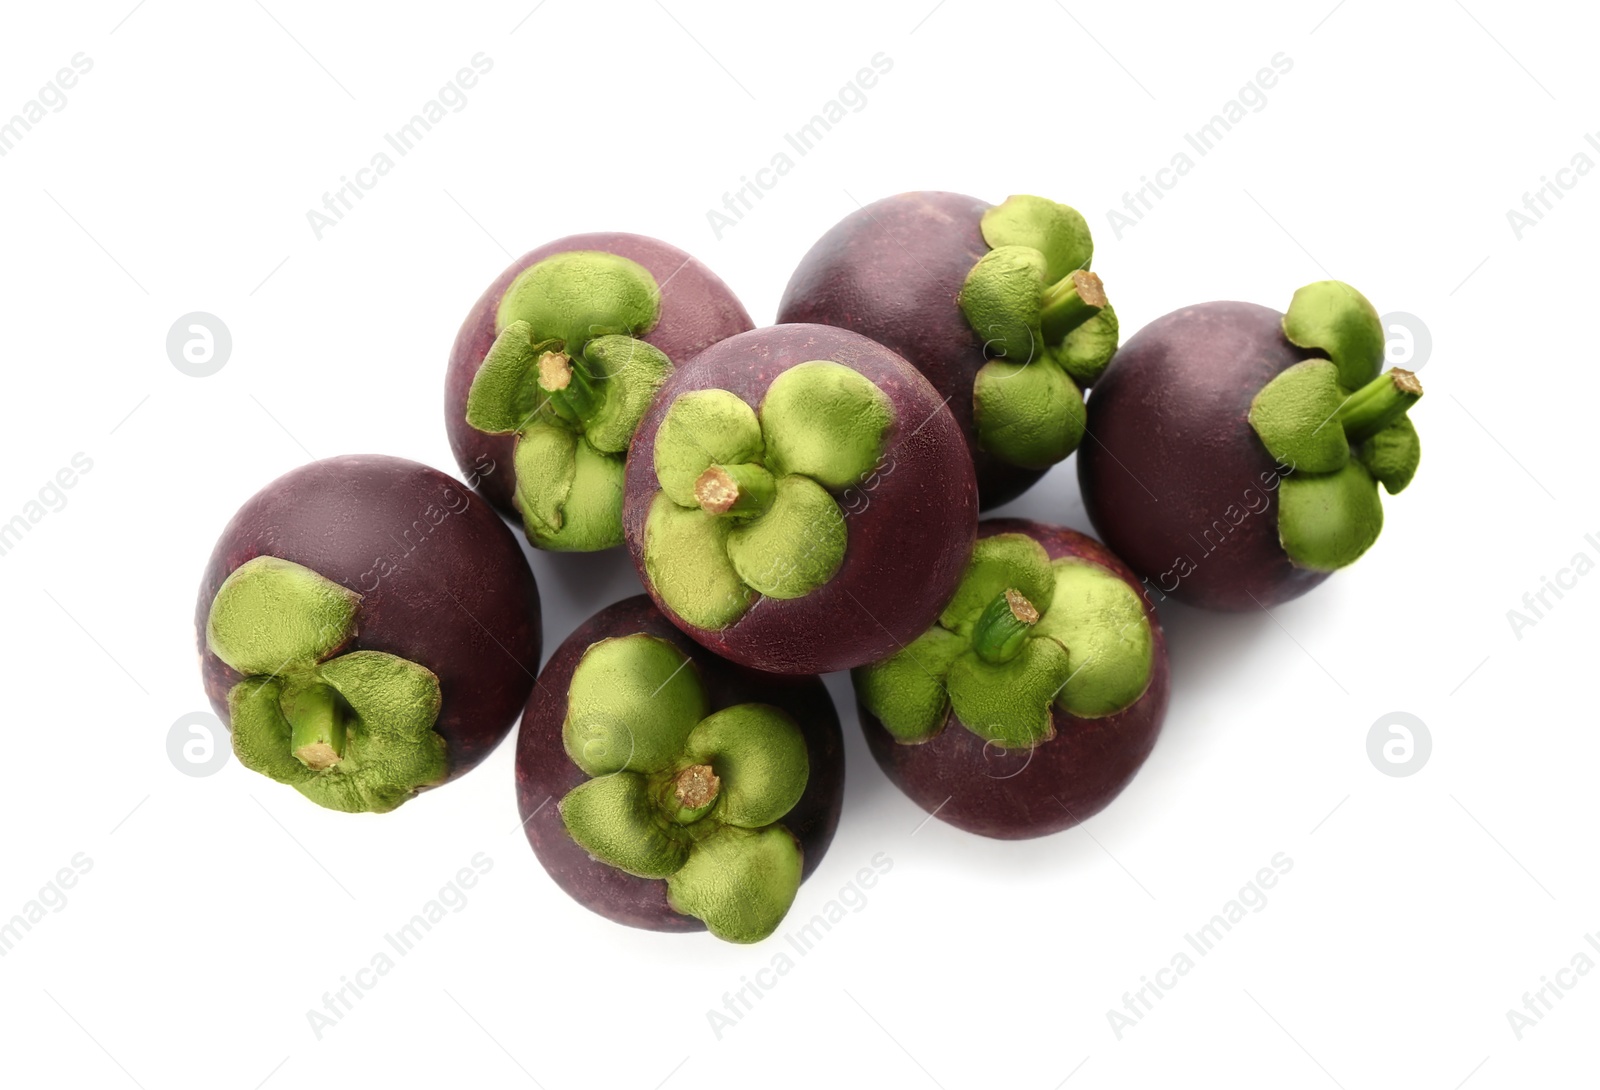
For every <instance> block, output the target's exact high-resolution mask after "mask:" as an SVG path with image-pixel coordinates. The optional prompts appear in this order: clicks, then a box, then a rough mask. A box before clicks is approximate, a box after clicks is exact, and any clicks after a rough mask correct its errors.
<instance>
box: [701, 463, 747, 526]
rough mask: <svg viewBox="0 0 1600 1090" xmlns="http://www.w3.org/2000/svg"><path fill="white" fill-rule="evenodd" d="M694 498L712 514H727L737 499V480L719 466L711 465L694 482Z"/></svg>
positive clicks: (702, 507)
mask: <svg viewBox="0 0 1600 1090" xmlns="http://www.w3.org/2000/svg"><path fill="white" fill-rule="evenodd" d="M694 498H695V502H696V503H698V504H699V505H700V507H701V509H703V510H705V511H708V512H710V513H711V514H713V515H724V514H727V512H728V510H729V509H730V508H731V507H733V505H734V504H735V503H736V502H737V501H738V499H739V482H737V481H735V480H734V479H733V475H732V474H730V473H729V472H728V471H727V470H725V469H723V468H722V467H721V466H712V467H711V468H710V469H708V470H706V471H705V472H704V473H702V474H700V479H699V480H697V481H695V482H694Z"/></svg>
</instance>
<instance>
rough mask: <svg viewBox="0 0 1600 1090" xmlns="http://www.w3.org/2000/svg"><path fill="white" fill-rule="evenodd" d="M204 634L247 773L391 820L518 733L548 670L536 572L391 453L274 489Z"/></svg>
mask: <svg viewBox="0 0 1600 1090" xmlns="http://www.w3.org/2000/svg"><path fill="white" fill-rule="evenodd" d="M195 625H196V633H197V639H198V641H199V650H200V655H201V670H202V674H203V676H204V679H205V683H206V692H207V696H208V697H209V698H210V700H211V703H212V706H213V707H214V708H215V709H216V710H217V713H218V714H219V715H220V716H222V717H223V718H224V721H225V722H227V723H228V725H229V727H230V729H231V732H232V745H233V749H234V752H235V754H236V755H237V756H238V758H239V760H240V763H241V764H243V765H245V766H246V767H247V768H250V769H252V770H253V771H256V772H259V773H261V774H263V775H266V776H268V777H269V778H271V779H274V780H276V781H278V782H280V783H284V784H288V785H290V786H293V787H294V788H296V789H297V790H298V791H300V793H301V794H303V795H305V796H306V797H307V798H309V799H311V800H312V801H313V802H316V803H318V804H319V805H321V806H324V807H327V808H329V809H334V810H340V811H344V812H372V813H383V812H387V811H389V810H393V809H394V808H395V807H397V806H399V805H401V804H402V803H403V802H405V801H407V800H408V799H410V798H412V797H413V796H414V795H415V794H417V793H418V792H420V791H423V790H426V789H428V788H431V787H436V786H438V785H439V784H442V783H444V782H446V781H447V780H449V779H452V778H454V777H456V776H459V775H461V774H463V773H464V772H466V771H468V770H469V769H471V768H472V767H473V766H474V765H476V764H477V763H478V762H479V761H481V760H482V759H483V757H484V756H486V755H487V754H488V753H489V751H490V750H492V749H493V748H494V746H495V745H496V744H498V743H499V741H500V740H501V739H502V738H504V737H505V735H506V734H507V733H509V731H510V729H511V725H512V723H513V722H514V721H515V718H516V714H517V711H518V710H519V708H520V706H521V704H522V702H523V701H524V700H526V697H527V693H528V690H529V689H530V688H531V686H532V683H533V677H534V671H535V668H536V666H537V664H538V660H539V645H540V632H539V597H538V589H537V587H536V586H535V584H534V580H533V573H532V572H531V571H530V570H529V569H528V566H527V561H526V560H525V559H524V558H523V556H522V551H521V549H520V548H519V547H518V546H517V543H516V540H515V539H514V538H513V537H512V535H511V533H510V531H509V530H508V529H507V528H506V526H505V524H504V523H503V522H501V520H500V519H499V517H498V516H497V515H496V514H495V513H494V511H493V510H492V509H490V508H489V506H488V505H487V504H485V503H484V502H483V501H482V500H480V499H478V498H477V497H475V496H473V495H472V494H471V493H470V492H469V491H467V490H466V489H464V488H463V487H462V486H461V485H460V484H459V483H458V482H456V481H454V480H452V479H451V478H449V477H447V476H445V475H444V474H442V473H439V472H438V471H436V470H433V469H430V468H428V467H426V466H422V465H418V464H417V463H414V462H407V461H404V460H402V459H398V458H387V457H382V456H375V455H359V456H346V457H342V458H330V459H325V460H323V461H320V462H314V463H311V464H310V465H307V466H303V467H301V468H300V469H297V470H294V471H292V472H290V473H288V474H286V475H284V476H283V477H281V478H279V479H278V480H276V481H274V482H272V483H271V484H269V485H268V486H267V487H266V488H264V489H262V490H261V491H260V492H258V493H257V494H256V495H255V496H254V497H252V498H251V499H250V500H249V501H247V502H246V503H245V505H244V506H243V507H242V508H240V510H239V512H238V513H237V514H236V515H235V516H234V518H233V520H232V521H231V522H230V523H229V524H228V527H227V528H226V529H225V530H224V531H223V534H222V536H221V538H220V539H219V541H218V543H217V546H216V548H215V550H214V551H213V553H212V557H211V561H210V563H209V565H208V567H207V570H206V574H205V576H204V579H203V581H202V584H201V589H200V595H199V599H198V601H197V604H196V612H195Z"/></svg>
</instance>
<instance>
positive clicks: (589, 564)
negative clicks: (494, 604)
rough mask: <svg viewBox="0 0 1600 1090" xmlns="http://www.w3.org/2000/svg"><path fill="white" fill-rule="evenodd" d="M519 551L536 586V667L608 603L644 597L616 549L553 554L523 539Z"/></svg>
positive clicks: (625, 552) (623, 554)
mask: <svg viewBox="0 0 1600 1090" xmlns="http://www.w3.org/2000/svg"><path fill="white" fill-rule="evenodd" d="M522 551H523V553H524V554H526V555H527V557H528V564H529V565H530V566H531V567H532V568H533V577H534V579H535V581H537V582H538V584H539V607H540V612H541V613H542V614H543V617H544V652H543V654H542V655H541V657H540V667H541V668H543V664H544V661H545V660H546V659H548V658H549V657H550V655H551V653H552V652H554V651H555V649H556V648H557V647H560V646H561V641H563V640H565V639H566V638H567V637H568V636H569V635H571V634H572V632H573V631H574V630H575V629H576V628H577V627H578V626H579V625H581V624H583V622H585V621H587V620H588V619H589V618H590V617H592V616H593V615H594V614H596V613H598V612H599V611H600V610H602V609H604V608H605V607H606V606H609V605H611V604H612V603H613V602H618V601H621V600H622V599H624V598H631V597H633V596H634V595H635V594H642V593H643V592H644V585H643V584H642V583H640V582H639V576H638V573H637V572H636V571H635V570H634V567H633V562H632V561H631V560H630V559H628V550H627V549H625V548H622V547H621V546H618V547H617V548H614V549H605V550H603V551H601V552H595V553H556V552H548V551H546V550H543V549H535V548H533V547H532V546H530V545H529V544H528V543H527V541H526V540H524V541H523V542H522Z"/></svg>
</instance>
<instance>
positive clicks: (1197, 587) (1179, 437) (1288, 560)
mask: <svg viewBox="0 0 1600 1090" xmlns="http://www.w3.org/2000/svg"><path fill="white" fill-rule="evenodd" d="M1384 355H1385V334H1384V329H1383V323H1382V322H1381V321H1380V320H1379V317H1378V312H1377V311H1376V310H1375V309H1374V308H1373V305H1372V304H1371V303H1370V302H1368V301H1367V299H1366V297H1365V296H1363V295H1362V294H1361V293H1360V292H1358V291H1356V290H1355V289H1354V288H1352V287H1351V286H1350V285H1348V284H1345V283H1342V282H1340V281H1337V280H1324V281H1320V282H1318V283H1315V284H1309V285H1307V286H1306V287H1303V288H1301V289H1300V290H1299V291H1297V292H1295V294H1294V298H1293V300H1292V301H1291V302H1290V304H1289V309H1288V312H1287V313H1285V314H1279V313H1278V312H1277V311H1275V310H1272V309H1270V308H1268V307H1263V306H1257V305H1255V304H1253V303H1235V302H1215V303H1201V304H1198V305H1196V306H1191V307H1185V308H1184V309H1182V310H1178V311H1174V312H1173V313H1171V314H1168V315H1166V316H1165V317H1163V318H1158V319H1156V320H1155V321H1154V322H1152V323H1150V324H1149V325H1148V326H1146V327H1144V328H1143V329H1141V330H1139V332H1138V333H1136V334H1135V335H1134V336H1133V337H1131V338H1129V340H1128V343H1127V344H1126V345H1124V346H1123V348H1122V350H1121V351H1120V352H1118V353H1117V356H1116V359H1115V360H1114V361H1113V362H1112V364H1111V366H1110V368H1108V369H1107V371H1106V373H1105V375H1104V376H1103V377H1102V378H1101V380H1100V382H1099V383H1098V384H1097V385H1096V386H1095V388H1094V392H1093V394H1092V395H1091V396H1090V398H1089V433H1090V436H1091V438H1090V441H1089V442H1086V443H1085V444H1084V446H1083V449H1082V450H1081V451H1079V453H1078V481H1079V484H1080V486H1081V489H1082V493H1083V501H1084V506H1085V507H1086V508H1087V510H1088V512H1089V517H1090V519H1091V520H1092V521H1093V523H1094V527H1095V530H1096V531H1097V532H1098V533H1099V534H1100V536H1101V538H1102V539H1104V541H1105V543H1106V544H1107V545H1108V546H1109V547H1110V548H1111V550H1112V551H1113V552H1115V553H1116V554H1117V555H1118V556H1120V557H1122V558H1123V559H1124V560H1126V561H1127V562H1128V564H1129V565H1130V566H1132V568H1133V569H1134V570H1135V571H1136V572H1138V573H1139V574H1140V575H1141V576H1143V577H1144V580H1145V584H1146V587H1147V588H1148V590H1149V592H1150V593H1153V594H1155V593H1158V594H1160V595H1170V596H1172V597H1173V598H1176V599H1178V600H1179V601H1181V602H1186V603H1188V604H1191V605H1196V606H1203V607H1206V608H1209V609H1220V610H1253V609H1265V608H1267V607H1269V606H1273V605H1276V604H1278V603H1280V602H1285V601H1288V600H1289V599H1291V598H1295V597H1298V596H1299V595H1301V594H1304V593H1305V592H1306V591H1308V590H1310V589H1311V588H1312V587H1315V586H1316V585H1317V584H1319V583H1321V582H1322V581H1323V580H1324V579H1326V578H1327V577H1328V576H1329V575H1330V574H1331V573H1333V572H1335V571H1337V570H1339V569H1340V568H1343V567H1345V566H1347V565H1348V564H1350V563H1352V562H1353V561H1355V560H1356V559H1357V558H1358V557H1360V556H1361V555H1362V554H1363V553H1365V552H1366V551H1367V550H1368V549H1369V548H1371V546H1372V544H1373V543H1374V542H1375V541H1377V539H1378V533H1379V531H1380V530H1382V528H1383V504H1382V503H1381V502H1380V500H1379V496H1378V487H1379V485H1382V486H1383V488H1384V489H1385V490H1386V491H1388V492H1389V493H1390V494H1391V495H1392V494H1394V493H1397V492H1399V491H1400V490H1402V489H1403V488H1405V487H1406V485H1408V484H1409V483H1410V482H1411V479H1412V476H1413V475H1414V474H1415V473H1416V470H1417V463H1418V461H1419V460H1420V458H1421V445H1420V442H1419V440H1418V438H1417V430H1416V428H1415V427H1414V426H1413V425H1412V423H1411V419H1410V417H1409V416H1407V415H1406V413H1407V410H1409V409H1410V407H1411V406H1412V405H1413V404H1415V403H1416V401H1417V399H1418V398H1419V397H1421V396H1422V384H1421V383H1420V382H1419V381H1418V380H1417V376H1416V375H1414V374H1412V373H1411V372H1410V371H1406V370H1403V369H1401V368H1392V369H1390V370H1388V371H1383V372H1382V373H1381V374H1380V373H1379V372H1380V369H1381V368H1382V366H1383V362H1384Z"/></svg>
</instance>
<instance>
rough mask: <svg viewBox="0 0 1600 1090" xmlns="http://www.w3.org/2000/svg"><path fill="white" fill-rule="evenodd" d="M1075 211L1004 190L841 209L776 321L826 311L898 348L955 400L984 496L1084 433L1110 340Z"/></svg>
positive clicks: (808, 318)
mask: <svg viewBox="0 0 1600 1090" xmlns="http://www.w3.org/2000/svg"><path fill="white" fill-rule="evenodd" d="M1093 249H1094V248H1093V241H1092V239H1091V237H1090V232H1089V227H1088V224H1087V222H1086V221H1085V220H1084V218H1083V216H1082V215H1080V214H1079V213H1078V212H1077V211H1076V210H1074V209H1072V208H1070V207H1068V206H1066V205H1063V204H1058V203H1056V202H1054V201H1050V200H1046V199H1044V198H1040V197H1032V196H1025V195H1018V196H1012V197H1009V198H1007V199H1006V200H1005V201H1004V202H1002V203H1001V204H998V205H993V206H990V205H988V204H986V203H985V202H983V201H979V200H977V199H976V198H972V197H964V196H961V195H959V194H953V193H905V194H901V195H899V196H896V197H890V198H887V199H885V200H882V201H878V202H876V203H875V204H873V205H870V206H868V207H865V208H863V209H861V210H860V211H858V212H857V213H854V214H852V215H851V216H848V217H846V218H845V219H844V220H843V221H841V222H840V223H839V224H837V225H836V226H835V227H833V228H832V229H831V230H830V231H829V232H828V233H827V234H825V235H824V236H823V237H822V239H820V240H819V241H818V242H817V244H816V245H815V246H813V247H812V249H811V251H810V252H809V253H808V254H807V255H806V256H805V258H803V259H802V260H801V263H800V265H799V267H798V268H797V269H796V270H795V272H794V274H793V276H792V277H791V279H790V281H789V286H788V288H787V289H786V290H785V293H784V299H783V302H782V304H781V305H780V308H779V321H781V322H821V323H824V324H828V325H837V326H840V327H842V328H846V329H851V330H854V331H855V332H858V333H862V334H864V335H866V336H869V337H871V338H872V339H874V340H877V341H879V342H880V343H882V344H884V345H886V346H888V347H889V348H891V349H893V350H894V351H896V352H898V353H900V354H901V355H902V356H904V357H905V358H906V359H907V360H909V361H910V362H911V363H912V364H913V365H914V366H916V367H917V368H918V369H920V370H921V371H922V372H923V373H924V374H925V375H926V376H927V377H928V378H929V380H930V381H932V382H933V384H934V386H935V387H936V388H937V389H938V390H939V393H940V394H941V395H943V396H945V397H946V398H948V399H949V401H950V404H951V407H952V410H953V411H954V413H955V415H956V419H957V421H958V423H960V425H961V427H962V430H963V432H964V434H965V436H966V438H967V441H968V445H969V448H970V450H971V453H972V456H973V459H974V462H975V464H976V468H977V475H978V484H979V491H980V494H981V498H982V505H983V506H984V507H986V508H987V507H992V506H995V505H997V504H999V503H1003V502H1006V501H1007V500H1009V499H1012V498H1014V497H1015V496H1017V495H1020V494H1021V493H1022V492H1023V491H1025V490H1026V489H1027V488H1028V487H1030V486H1031V485H1032V484H1033V483H1034V482H1035V481H1037V480H1038V478H1039V476H1040V475H1042V473H1043V472H1044V470H1046V469H1048V468H1049V467H1050V466H1051V465H1054V464H1055V463H1056V462H1059V461H1061V460H1062V459H1064V458H1066V457H1067V456H1068V455H1070V454H1071V453H1072V452H1073V450H1075V449H1076V448H1077V446H1078V444H1079V443H1080V442H1081V440H1082V438H1083V428H1084V404H1083V394H1082V390H1081V388H1082V387H1084V386H1087V385H1089V384H1091V383H1092V382H1094V381H1095V379H1096V378H1097V377H1098V376H1099V375H1100V373H1101V372H1102V371H1103V370H1104V369H1105V367H1106V365H1107V363H1108V362H1109V360H1110V359H1111V356H1112V355H1113V354H1114V353H1115V351H1116V348H1117V340H1118V328H1117V320H1116V313H1115V311H1114V310H1113V309H1112V307H1111V306H1110V304H1109V302H1108V301H1107V299H1106V296H1105V291H1104V286H1103V285H1102V284H1101V282H1100V279H1099V277H1098V276H1097V275H1095V274H1094V273H1092V272H1090V271H1089V265H1090V262H1091V259H1092V257H1093Z"/></svg>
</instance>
